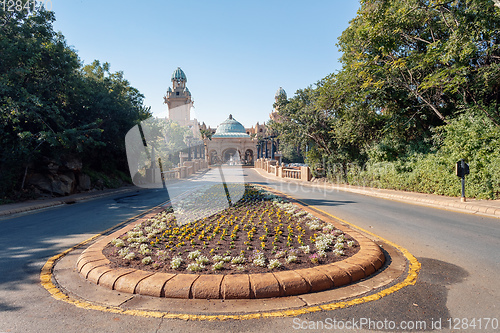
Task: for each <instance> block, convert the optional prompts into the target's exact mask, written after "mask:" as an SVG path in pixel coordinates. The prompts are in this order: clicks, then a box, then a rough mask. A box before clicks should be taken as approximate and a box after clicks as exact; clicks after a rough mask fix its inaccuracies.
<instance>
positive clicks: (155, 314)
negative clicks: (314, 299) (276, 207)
mask: <svg viewBox="0 0 500 333" xmlns="http://www.w3.org/2000/svg"><path fill="white" fill-rule="evenodd" d="M259 186H262V185H259ZM263 187H267V186H263ZM273 190H275V189H273ZM275 191H277V190H275ZM277 192H280V191H277ZM280 193H282V192H280ZM282 194H283V195H284V196H286V197H289V198H292V197H290V196H289V195H286V194H284V193H282ZM292 199H293V200H296V201H298V202H300V203H302V204H303V205H305V206H308V207H312V208H314V209H315V210H317V211H320V212H322V213H323V214H326V215H328V216H331V217H332V218H334V219H337V220H339V221H341V222H342V223H345V224H347V225H349V226H351V227H353V228H354V229H357V230H360V231H362V232H364V233H367V234H369V235H372V236H373V237H376V238H378V239H380V240H382V241H384V242H385V243H387V244H389V245H391V246H393V247H395V248H397V249H398V250H399V251H400V252H401V253H402V254H403V255H404V256H405V258H406V259H407V260H408V261H409V263H410V267H409V270H408V274H407V276H406V278H405V279H404V281H402V282H399V283H397V284H395V285H394V286H392V287H389V288H386V289H384V290H381V291H379V292H378V293H376V294H373V295H369V296H364V297H360V298H355V299H352V300H349V301H344V302H333V303H328V304H323V305H319V306H309V307H305V308H301V309H296V310H283V311H272V312H259V313H250V314H242V315H196V314H179V313H168V312H161V311H146V310H127V309H122V308H120V307H114V306H102V305H96V304H93V303H91V302H89V301H81V300H77V299H74V298H71V297H70V296H68V295H66V294H65V293H63V292H62V291H61V290H60V289H59V288H57V287H56V286H55V285H54V284H53V283H52V271H53V268H54V265H55V263H56V261H57V260H58V259H60V258H62V257H63V256H65V255H66V254H68V253H69V252H71V251H73V250H75V249H76V248H78V247H80V246H82V245H85V244H87V243H89V242H91V241H92V240H94V239H96V238H97V237H99V236H101V235H103V234H105V233H106V232H108V231H111V230H113V229H115V228H116V227H119V226H121V225H123V224H125V223H127V222H129V221H131V220H133V219H136V218H138V217H140V216H141V215H145V214H147V213H149V212H150V211H152V210H154V209H157V208H158V207H160V206H161V205H159V206H156V207H153V208H151V209H150V210H148V211H146V212H144V213H141V214H138V215H136V216H134V217H132V218H130V219H128V220H126V221H124V222H121V223H119V224H117V225H116V226H114V227H111V228H109V229H107V230H105V231H103V232H101V233H100V234H97V235H95V236H92V237H91V238H89V239H87V240H85V241H83V242H81V243H80V244H78V245H75V246H73V247H71V248H69V249H67V250H66V251H64V252H62V253H60V254H58V255H55V256H53V257H51V258H50V259H49V260H48V261H47V262H46V263H45V265H44V266H43V268H42V271H41V273H40V282H41V285H42V286H43V287H44V288H45V289H46V290H47V291H48V292H49V293H50V295H51V296H52V297H53V298H54V299H56V300H60V301H63V302H66V303H69V304H72V305H74V306H76V307H78V308H82V309H87V310H97V311H102V312H108V313H116V314H126V315H132V316H140V317H146V318H166V319H182V320H186V321H187V320H198V321H202V320H206V321H223V320H249V319H260V318H276V317H295V316H298V315H302V314H307V313H313V312H319V311H332V310H336V309H342V308H346V307H349V306H353V305H357V304H362V303H367V302H371V301H376V300H378V299H380V298H382V297H385V296H387V295H390V294H392V293H394V292H396V291H398V290H400V289H402V288H404V287H406V286H410V285H414V284H415V283H416V281H417V276H418V272H419V270H420V263H419V262H418V260H417V258H415V257H414V256H413V255H412V254H411V253H410V252H409V251H408V250H406V249H405V248H403V247H401V246H399V245H397V244H394V243H393V242H391V241H388V240H386V239H384V238H382V237H379V236H377V235H375V234H374V233H372V232H369V231H367V230H364V229H363V228H360V227H358V226H355V225H354V224H352V223H349V222H347V221H345V220H343V219H341V218H338V217H336V216H334V215H332V214H330V213H327V212H325V211H323V210H321V209H319V208H316V207H314V206H309V205H307V204H305V203H304V202H302V201H300V200H297V199H295V198H292Z"/></svg>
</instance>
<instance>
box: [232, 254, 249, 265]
mask: <svg viewBox="0 0 500 333" xmlns="http://www.w3.org/2000/svg"><path fill="white" fill-rule="evenodd" d="M245 261H246V259H245V257H244V256H243V255H239V256H237V257H233V259H231V263H232V264H243V263H245Z"/></svg>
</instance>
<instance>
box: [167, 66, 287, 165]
mask: <svg viewBox="0 0 500 333" xmlns="http://www.w3.org/2000/svg"><path fill="white" fill-rule="evenodd" d="M171 81H172V87H168V89H167V92H166V95H165V96H164V97H163V99H164V104H167V106H168V119H170V120H173V121H175V122H177V123H178V124H179V125H181V126H186V127H189V128H190V129H192V130H193V137H196V136H197V135H196V134H197V133H195V132H197V131H198V129H201V130H202V131H206V132H209V133H212V136H211V139H205V140H204V141H205V149H203V146H200V145H197V146H196V147H193V149H191V150H192V151H191V152H190V153H187V152H182V153H180V161H181V162H180V164H183V162H184V161H190V160H191V159H192V158H195V159H196V158H197V156H199V157H201V158H205V160H206V161H208V162H209V164H218V163H228V164H236V163H240V162H241V163H247V164H253V163H254V161H255V160H256V159H257V158H258V156H257V155H259V156H260V157H266V158H267V157H272V158H275V159H276V160H278V161H281V154H280V153H279V152H277V151H276V150H277V143H276V141H273V139H271V138H270V134H269V133H268V128H267V126H266V124H265V123H263V124H259V123H257V124H256V125H255V126H252V127H250V128H245V127H244V126H243V125H242V124H241V123H240V122H239V121H237V120H236V119H234V118H233V116H232V115H229V117H228V118H227V119H226V120H225V121H223V122H222V123H221V124H220V125H219V126H218V127H217V129H216V130H215V132H214V130H213V129H211V128H210V127H208V128H207V126H206V125H205V123H203V124H198V121H197V120H196V119H191V111H190V110H191V107H192V106H193V103H194V101H193V100H192V96H191V92H190V91H189V89H188V88H187V86H186V83H187V76H186V74H185V73H184V71H183V70H182V69H181V68H180V67H177V69H175V70H174V72H173V73H172V77H171ZM281 97H284V98H286V92H285V90H284V89H283V88H281V87H280V88H279V89H278V91H277V92H276V94H275V96H274V98H275V101H276V102H277V101H278V100H279V99H280V98H281ZM269 116H270V117H271V119H273V120H278V110H277V109H275V110H273V112H272V113H271V114H270V115H269ZM263 139H264V140H263ZM200 142H201V141H200ZM257 146H258V148H257ZM271 147H274V148H273V149H272V148H271ZM200 150H201V151H202V152H200ZM203 150H204V151H203ZM190 154H191V155H192V156H189V155H190Z"/></svg>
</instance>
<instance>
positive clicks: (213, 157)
mask: <svg viewBox="0 0 500 333" xmlns="http://www.w3.org/2000/svg"><path fill="white" fill-rule="evenodd" d="M208 157H209V159H208V161H209V163H210V165H214V164H217V163H218V162H219V156H218V155H217V151H215V150H211V151H210V153H209V155H208Z"/></svg>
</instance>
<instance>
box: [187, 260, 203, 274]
mask: <svg viewBox="0 0 500 333" xmlns="http://www.w3.org/2000/svg"><path fill="white" fill-rule="evenodd" d="M204 268H205V266H203V265H200V264H198V263H194V262H193V263H191V264H189V265H188V267H187V268H186V269H187V270H188V271H191V272H198V271H201V270H203V269H204Z"/></svg>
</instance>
